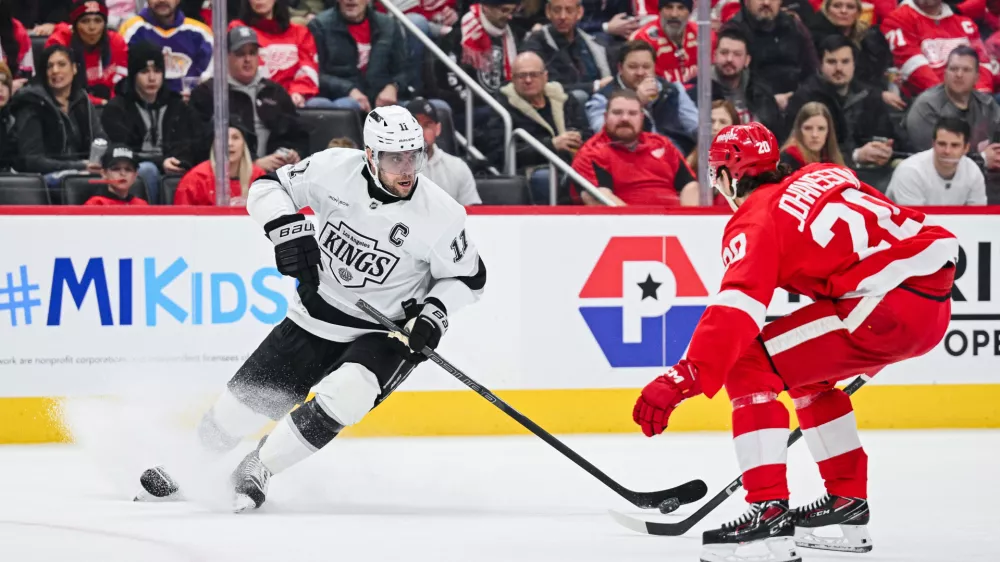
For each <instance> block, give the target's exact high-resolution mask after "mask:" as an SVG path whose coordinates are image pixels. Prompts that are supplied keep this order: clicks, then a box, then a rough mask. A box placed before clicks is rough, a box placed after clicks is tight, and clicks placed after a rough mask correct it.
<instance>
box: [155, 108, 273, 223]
mask: <svg viewBox="0 0 1000 562" xmlns="http://www.w3.org/2000/svg"><path fill="white" fill-rule="evenodd" d="M254 142H255V139H254V137H253V135H252V134H251V133H250V132H249V131H246V130H244V129H243V128H242V127H239V126H233V125H230V127H229V204H230V205H232V206H234V207H245V206H246V204H247V193H248V192H249V191H250V184H252V183H253V182H254V180H256V179H257V178H259V177H261V176H263V175H266V174H267V172H265V171H264V170H263V169H261V168H258V167H257V166H255V165H254V163H253V158H252V157H251V156H250V154H251V153H252V152H253V147H252V146H251V145H252V144H253V143H254ZM215 204H216V199H215V151H214V150H213V151H212V156H211V157H210V158H209V160H208V161H206V162H202V163H201V164H198V165H197V166H195V167H194V168H192V169H191V171H190V172H188V173H187V174H185V175H184V177H183V178H181V183H180V184H179V185H178V186H177V192H176V193H175V194H174V205H201V206H212V205H215Z"/></svg>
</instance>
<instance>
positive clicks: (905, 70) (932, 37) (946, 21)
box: [881, 0, 997, 96]
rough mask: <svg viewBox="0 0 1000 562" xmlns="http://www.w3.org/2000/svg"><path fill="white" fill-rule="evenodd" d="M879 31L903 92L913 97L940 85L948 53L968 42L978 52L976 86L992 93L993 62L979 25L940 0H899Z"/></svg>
mask: <svg viewBox="0 0 1000 562" xmlns="http://www.w3.org/2000/svg"><path fill="white" fill-rule="evenodd" d="M881 30H882V33H884V34H885V38H886V41H888V42H889V49H890V50H891V51H892V57H893V61H894V62H895V65H896V66H897V67H899V73H900V76H901V77H902V80H903V91H904V93H906V94H907V95H909V96H916V95H918V94H920V93H921V92H923V91H924V90H926V89H927V88H930V87H931V86H937V85H938V84H940V83H941V82H942V81H943V80H944V68H945V65H946V63H947V62H948V55H949V54H950V53H951V51H952V50H953V49H954V48H955V47H958V46H959V45H969V46H971V47H972V48H973V49H975V50H976V52H977V53H979V59H980V60H979V62H980V65H979V80H978V81H977V82H976V89H977V90H979V91H981V92H986V93H988V94H992V93H993V83H994V80H995V79H996V75H997V63H996V61H994V60H992V59H991V58H990V56H989V53H987V51H986V47H985V46H984V45H983V41H982V39H981V38H980V36H979V28H978V27H976V24H975V23H974V22H973V21H972V20H971V19H969V18H968V17H966V16H964V15H959V14H957V13H955V12H954V11H953V10H952V9H951V7H950V6H949V5H948V4H944V3H943V2H942V0H903V2H901V3H900V4H899V7H898V8H896V9H895V10H893V11H892V12H891V13H890V14H889V15H888V16H886V18H885V20H884V21H883V22H882V26H881Z"/></svg>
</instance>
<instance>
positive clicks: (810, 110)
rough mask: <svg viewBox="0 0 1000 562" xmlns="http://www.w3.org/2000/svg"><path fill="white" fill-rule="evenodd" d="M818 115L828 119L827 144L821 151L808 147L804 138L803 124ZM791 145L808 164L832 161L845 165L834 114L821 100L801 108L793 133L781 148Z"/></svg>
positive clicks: (784, 148)
mask: <svg viewBox="0 0 1000 562" xmlns="http://www.w3.org/2000/svg"><path fill="white" fill-rule="evenodd" d="M817 116H820V117H822V118H823V119H825V120H826V128H827V132H826V144H824V145H823V149H822V150H821V151H820V152H819V153H816V152H813V151H812V150H809V149H808V148H806V143H805V140H804V139H803V138H802V125H803V124H804V123H805V122H806V121H808V120H809V119H811V118H813V117H817ZM790 147H795V148H797V149H798V150H799V152H801V153H802V156H803V158H805V160H806V162H805V163H806V164H812V163H815V162H832V163H834V164H840V165H841V166H843V165H844V157H843V155H841V154H840V147H839V146H838V145H837V131H836V129H835V128H834V126H833V116H832V115H830V110H829V109H827V107H826V105H824V104H823V103H821V102H818V101H811V102H809V103H807V104H805V105H803V106H802V109H800V110H799V113H798V114H797V115H796V116H795V123H794V124H793V125H792V134H791V136H789V137H788V140H787V141H785V144H784V145H783V146H782V147H781V150H786V149H788V148H790Z"/></svg>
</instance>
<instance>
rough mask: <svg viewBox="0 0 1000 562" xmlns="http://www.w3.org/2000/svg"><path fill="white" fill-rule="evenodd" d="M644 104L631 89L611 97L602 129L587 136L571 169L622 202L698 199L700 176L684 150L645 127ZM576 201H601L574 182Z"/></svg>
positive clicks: (678, 202) (688, 202)
mask: <svg viewBox="0 0 1000 562" xmlns="http://www.w3.org/2000/svg"><path fill="white" fill-rule="evenodd" d="M642 118H643V114H642V105H641V103H640V102H639V97H638V96H637V95H636V93H635V92H633V91H631V90H624V89H623V90H617V91H616V92H614V93H613V94H611V97H610V99H609V100H608V109H607V112H606V114H605V116H604V130H603V131H601V133H600V134H597V135H594V136H593V137H592V138H591V139H590V140H589V141H587V142H586V143H585V144H584V145H583V148H581V149H580V151H579V152H577V154H576V158H574V159H573V169H574V170H576V171H577V172H579V173H580V175H582V176H583V177H585V178H587V180H589V181H590V183H592V184H594V185H595V186H597V188H598V189H599V190H600V191H601V192H602V193H603V194H604V195H605V196H607V197H608V198H609V199H611V200H612V201H614V202H615V203H617V204H619V205H657V206H667V207H674V206H677V205H684V206H696V205H698V182H697V181H695V177H694V173H693V172H692V171H691V168H689V167H688V165H687V162H685V161H684V156H683V155H682V154H681V153H680V151H678V150H677V149H676V148H675V147H674V145H673V143H671V142H670V140H669V139H667V138H666V137H664V136H661V135H657V134H654V133H647V132H644V131H643V130H642ZM570 189H571V195H572V197H573V200H574V201H577V202H582V203H583V204H585V205H599V204H600V203H599V202H598V201H597V199H596V198H594V197H593V196H591V195H590V194H589V193H586V192H583V191H582V190H579V188H578V187H577V186H576V185H572V187H571V188H570Z"/></svg>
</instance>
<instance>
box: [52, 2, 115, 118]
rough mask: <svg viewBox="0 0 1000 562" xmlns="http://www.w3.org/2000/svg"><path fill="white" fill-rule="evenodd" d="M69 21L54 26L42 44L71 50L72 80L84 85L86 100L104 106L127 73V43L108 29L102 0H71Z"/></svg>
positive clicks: (105, 6)
mask: <svg viewBox="0 0 1000 562" xmlns="http://www.w3.org/2000/svg"><path fill="white" fill-rule="evenodd" d="M69 18H70V19H69V21H70V23H69V24H65V23H60V24H57V25H56V29H55V31H53V32H52V35H50V36H49V39H48V40H47V41H46V42H45V46H46V47H48V46H49V45H55V44H59V45H64V46H66V47H71V48H72V49H73V58H74V62H76V66H77V68H78V69H79V70H81V71H82V72H77V75H76V79H77V80H79V81H80V83H81V85H83V84H85V85H86V88H87V93H88V94H90V102H91V103H93V104H94V105H104V104H106V103H108V100H110V99H111V98H112V97H113V96H114V90H115V85H116V84H118V81H119V80H121V79H122V78H124V77H125V76H127V75H128V45H127V44H126V43H125V40H124V39H122V37H121V35H118V33H116V32H114V31H111V30H109V29H108V7H107V5H106V4H105V0H73V11H72V12H71V13H70V17H69Z"/></svg>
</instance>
